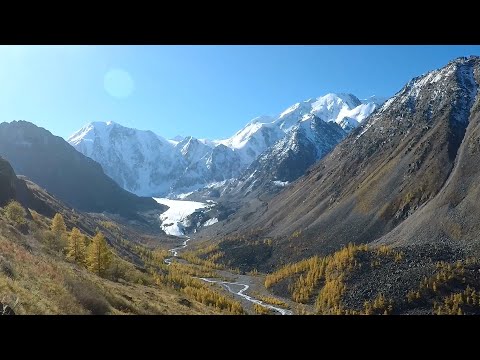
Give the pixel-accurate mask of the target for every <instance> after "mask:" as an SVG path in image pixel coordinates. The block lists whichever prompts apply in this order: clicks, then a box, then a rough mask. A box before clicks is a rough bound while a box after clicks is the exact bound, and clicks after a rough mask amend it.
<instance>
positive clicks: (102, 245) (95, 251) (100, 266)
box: [87, 231, 112, 276]
mask: <svg viewBox="0 0 480 360" xmlns="http://www.w3.org/2000/svg"><path fill="white" fill-rule="evenodd" d="M111 260H112V253H111V252H110V249H109V248H108V244H107V242H106V240H105V236H104V235H103V234H102V232H100V231H99V232H97V234H96V235H95V236H94V237H93V239H92V242H91V243H90V245H89V246H88V254H87V264H88V269H89V270H90V271H92V272H94V273H95V274H97V275H98V276H104V275H105V272H106V270H107V269H108V267H109V265H110V262H111Z"/></svg>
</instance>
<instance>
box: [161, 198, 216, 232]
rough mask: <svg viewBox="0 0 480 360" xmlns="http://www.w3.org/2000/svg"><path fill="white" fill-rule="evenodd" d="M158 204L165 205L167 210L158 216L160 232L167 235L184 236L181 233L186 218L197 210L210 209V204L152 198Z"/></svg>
mask: <svg viewBox="0 0 480 360" xmlns="http://www.w3.org/2000/svg"><path fill="white" fill-rule="evenodd" d="M153 200H155V201H156V202H158V203H159V204H163V205H167V206H168V207H169V209H168V210H167V211H165V212H164V213H163V214H161V215H160V220H161V221H162V226H161V227H162V230H163V231H165V233H166V234H168V235H173V236H185V233H184V232H183V230H184V227H185V225H186V224H185V221H186V219H187V217H188V216H189V215H191V214H193V213H194V212H195V211H197V210H201V209H205V208H208V207H211V206H212V204H206V203H201V202H197V201H184V200H171V199H166V198H153Z"/></svg>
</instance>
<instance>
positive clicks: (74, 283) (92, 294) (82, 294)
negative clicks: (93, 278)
mask: <svg viewBox="0 0 480 360" xmlns="http://www.w3.org/2000/svg"><path fill="white" fill-rule="evenodd" d="M65 283H66V285H67V288H68V290H70V292H71V293H72V294H73V296H75V298H76V299H77V301H78V302H79V303H80V304H81V305H82V306H83V307H84V308H85V309H87V310H88V311H90V312H91V313H92V315H105V314H108V313H109V312H110V304H109V303H108V302H107V300H106V299H105V297H104V296H103V295H102V293H101V292H100V290H99V289H98V288H97V287H96V286H95V285H94V284H92V283H89V282H86V281H79V280H77V279H73V278H67V279H65Z"/></svg>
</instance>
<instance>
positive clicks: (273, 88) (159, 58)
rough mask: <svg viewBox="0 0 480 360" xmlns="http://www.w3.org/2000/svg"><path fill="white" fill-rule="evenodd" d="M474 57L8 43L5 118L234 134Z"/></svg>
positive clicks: (53, 125) (369, 49)
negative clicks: (264, 118)
mask: <svg viewBox="0 0 480 360" xmlns="http://www.w3.org/2000/svg"><path fill="white" fill-rule="evenodd" d="M467 55H480V46H261V45H257V46H0V122H2V121H11V120H20V119H22V120H27V121H31V122H33V123H35V124H37V125H39V126H42V127H45V128H46V129H48V130H50V131H51V132H52V133H53V134H55V135H59V136H62V137H65V138H66V137H68V136H69V135H71V134H72V133H73V132H75V131H76V130H78V129H79V128H81V127H82V126H83V125H84V124H86V123H88V122H91V121H109V120H112V121H115V122H118V123H120V124H122V125H125V126H128V127H136V128H138V129H149V130H152V131H154V132H156V133H157V134H159V135H162V136H164V137H166V138H171V137H173V136H175V135H192V136H195V137H199V138H224V137H229V136H231V135H232V134H233V133H235V132H236V131H237V130H239V129H240V128H241V127H243V126H244V125H245V124H246V123H247V122H248V121H249V120H251V119H252V118H254V117H256V116H259V115H275V114H277V113H280V112H281V111H283V110H284V109H285V108H287V107H289V106H290V105H292V104H294V103H295V102H298V101H302V100H306V99H308V98H311V97H318V96H320V95H323V94H325V93H328V92H351V93H353V94H355V95H356V96H358V97H359V98H365V97H368V96H371V95H377V96H392V95H393V94H395V92H397V91H398V90H399V89H400V88H401V87H402V86H403V85H404V84H405V83H406V82H407V81H408V80H410V79H411V78H412V77H414V76H417V75H420V74H422V73H424V72H427V71H429V70H431V69H434V68H438V67H441V66H443V65H445V64H446V63H447V62H448V61H449V60H451V59H453V58H456V57H458V56H467Z"/></svg>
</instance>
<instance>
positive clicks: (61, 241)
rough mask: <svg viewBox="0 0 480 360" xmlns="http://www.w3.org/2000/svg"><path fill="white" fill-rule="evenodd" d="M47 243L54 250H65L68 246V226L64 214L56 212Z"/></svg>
mask: <svg viewBox="0 0 480 360" xmlns="http://www.w3.org/2000/svg"><path fill="white" fill-rule="evenodd" d="M46 240H47V243H48V245H49V246H50V248H52V249H54V250H64V249H65V247H66V246H67V241H68V238H67V226H66V225H65V221H64V220H63V216H62V214H59V213H56V214H55V216H54V217H53V219H52V224H51V225H50V235H48V236H47V239H46Z"/></svg>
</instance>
